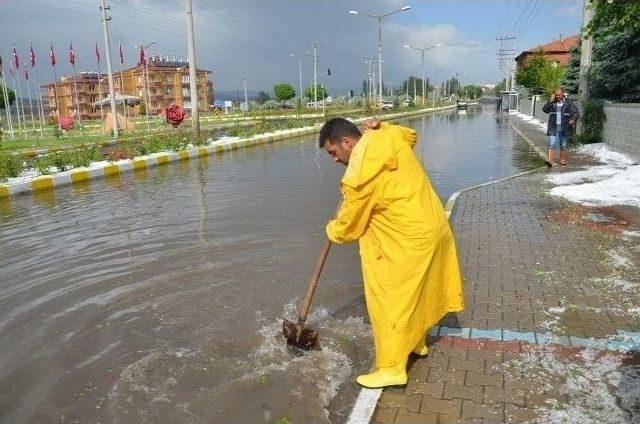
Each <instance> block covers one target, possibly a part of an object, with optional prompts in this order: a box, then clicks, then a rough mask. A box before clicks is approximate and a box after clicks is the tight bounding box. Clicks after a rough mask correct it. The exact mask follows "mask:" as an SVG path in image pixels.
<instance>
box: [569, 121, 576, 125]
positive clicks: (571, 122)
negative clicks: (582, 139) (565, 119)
mask: <svg viewBox="0 0 640 424" xmlns="http://www.w3.org/2000/svg"><path fill="white" fill-rule="evenodd" d="M575 123H576V121H574V120H573V119H571V120H570V121H569V126H571V127H573V126H574V125H575Z"/></svg>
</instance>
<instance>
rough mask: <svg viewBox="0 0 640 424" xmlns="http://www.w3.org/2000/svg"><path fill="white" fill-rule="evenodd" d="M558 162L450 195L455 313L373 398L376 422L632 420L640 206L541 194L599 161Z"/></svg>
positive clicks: (639, 408)
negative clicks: (423, 352) (458, 282)
mask: <svg viewBox="0 0 640 424" xmlns="http://www.w3.org/2000/svg"><path fill="white" fill-rule="evenodd" d="M511 124H512V125H518V126H522V128H520V130H521V131H522V132H526V133H527V134H528V136H529V137H530V142H532V143H535V144H537V145H539V146H542V147H544V144H545V142H546V141H545V136H544V134H543V133H541V132H540V131H539V130H537V129H533V127H531V126H529V127H528V128H527V126H523V125H521V123H518V122H512V123H511ZM569 159H570V161H571V166H570V167H567V168H562V167H554V168H552V169H551V170H547V169H546V168H544V169H542V170H540V171H539V172H533V173H530V174H527V175H523V176H520V177H517V178H513V179H510V180H506V181H502V182H497V183H495V184H492V185H487V186H484V187H479V188H476V189H473V190H470V191H467V192H465V193H463V194H461V195H460V197H459V198H458V201H457V203H456V208H455V209H454V212H453V214H452V216H451V218H450V219H451V222H452V228H453V232H454V234H455V237H456V242H457V245H458V253H459V257H460V262H461V268H462V273H463V276H464V283H465V286H464V293H465V303H466V308H465V310H464V311H463V312H461V313H460V314H458V315H451V316H449V317H447V318H446V319H444V320H443V322H442V324H443V325H445V326H447V329H448V331H447V332H444V333H443V331H442V330H441V331H440V333H438V335H437V336H436V337H431V338H430V343H431V344H432V348H433V349H432V352H431V354H430V355H429V357H427V358H425V359H418V360H416V361H413V362H412V363H411V366H410V371H409V384H408V385H407V387H406V388H404V389H388V390H385V391H384V393H383V395H382V397H381V398H380V401H379V404H378V409H377V411H376V415H375V417H374V420H373V421H374V423H380V424H390V423H394V424H409V423H431V422H433V423H476V422H477V423H505V422H531V423H545V424H546V423H559V422H562V423H569V424H586V423H589V424H590V423H593V424H596V423H597V424H601V423H611V424H613V423H637V422H640V350H639V347H640V338H638V337H640V308H639V307H638V305H640V290H638V289H639V288H640V277H639V275H640V274H639V273H638V269H640V220H639V219H638V216H639V211H638V210H637V209H636V208H630V207H618V206H613V207H587V206H583V205H579V204H576V203H571V202H568V201H567V200H565V199H564V198H561V197H557V196H551V195H549V190H550V189H551V188H552V187H553V184H552V183H550V182H549V180H548V178H547V177H548V176H550V175H554V174H557V173H563V172H572V171H575V170H576V169H579V168H580V167H582V166H585V165H591V164H594V163H597V161H596V160H595V159H594V158H593V157H587V156H583V155H577V154H575V153H574V152H570V154H569ZM454 332H455V333H454ZM452 334H455V335H456V336H455V337H452ZM630 336H633V339H630ZM543 337H544V338H545V339H546V340H547V341H548V342H545V343H542V342H541V340H543ZM625 343H626V346H627V347H626V349H631V351H629V352H623V350H625Z"/></svg>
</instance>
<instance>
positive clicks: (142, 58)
mask: <svg viewBox="0 0 640 424" xmlns="http://www.w3.org/2000/svg"><path fill="white" fill-rule="evenodd" d="M146 64H147V58H146V56H145V54H144V47H142V46H140V58H139V59H138V65H146Z"/></svg>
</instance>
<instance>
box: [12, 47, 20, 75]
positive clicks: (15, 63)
mask: <svg viewBox="0 0 640 424" xmlns="http://www.w3.org/2000/svg"><path fill="white" fill-rule="evenodd" d="M13 66H15V68H16V69H20V59H18V52H17V51H16V48H15V46H14V47H13Z"/></svg>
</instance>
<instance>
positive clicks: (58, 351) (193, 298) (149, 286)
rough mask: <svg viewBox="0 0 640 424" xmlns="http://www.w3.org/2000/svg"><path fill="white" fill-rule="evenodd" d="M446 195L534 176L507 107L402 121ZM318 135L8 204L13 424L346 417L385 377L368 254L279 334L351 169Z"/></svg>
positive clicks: (6, 296)
mask: <svg viewBox="0 0 640 424" xmlns="http://www.w3.org/2000/svg"><path fill="white" fill-rule="evenodd" d="M402 123H403V124H404V125H408V126H411V127H413V128H415V129H416V130H417V131H418V133H419V137H420V141H419V144H418V146H417V147H416V149H417V150H416V152H417V154H418V156H419V158H420V160H421V161H422V163H423V164H424V166H425V168H426V169H427V170H428V171H429V174H430V176H431V178H432V180H433V182H434V185H435V186H436V188H437V189H438V191H439V193H440V195H441V196H442V198H443V199H444V198H446V197H447V196H448V195H450V194H451V193H452V192H453V191H455V190H458V189H460V188H463V187H466V186H469V185H473V184H478V183H481V182H485V181H488V180H490V179H495V178H500V177H504V176H507V175H510V174H512V173H515V172H519V171H521V170H524V169H529V168H530V167H531V166H532V165H534V164H535V163H531V162H530V161H531V158H532V157H534V156H533V155H532V153H531V152H530V151H529V149H528V147H527V146H526V144H524V143H522V142H518V141H516V138H515V135H514V133H513V132H512V131H511V130H510V129H509V128H508V125H507V122H502V121H501V118H496V117H495V115H494V114H493V108H492V107H489V108H488V109H486V110H483V109H481V108H471V109H469V111H468V112H467V114H466V115H460V114H457V113H456V112H455V111H453V112H446V113H441V114H438V115H434V116H426V117H422V118H417V119H410V120H405V121H402ZM315 145H316V143H315V140H314V139H313V138H306V139H303V140H291V141H285V142H281V143H278V144H273V145H267V146H258V147H255V148H250V149H245V150H239V151H234V152H229V153H225V154H222V155H216V156H213V157H209V158H208V159H206V160H200V161H190V162H185V163H181V164H178V165H173V166H166V167H162V168H159V169H153V170H150V171H142V172H135V173H131V174H125V175H122V176H119V177H117V178H112V179H108V180H98V181H92V182H91V183H89V184H87V185H84V186H82V187H80V188H77V187H74V188H67V189H61V190H56V191H55V192H42V193H38V194H36V195H34V196H31V197H19V198H14V199H11V201H10V202H7V201H0V246H2V249H1V250H0V345H1V346H2V347H3V354H2V355H1V356H0V387H2V396H0V422H2V423H16V422H30V423H52V422H82V423H98V422H100V423H133V422H136V423H137V422H149V423H200V422H202V423H205V422H206V423H211V422H214V423H218V422H220V423H249V422H251V423H260V422H264V423H272V422H273V421H275V420H276V419H277V418H279V417H282V416H286V417H288V419H289V420H291V422H304V423H327V422H342V421H344V418H345V417H346V416H347V415H348V413H349V410H350V405H351V404H352V403H353V400H354V399H355V396H356V395H357V392H358V388H357V387H356V385H355V384H354V381H353V380H354V376H355V374H356V373H359V372H361V371H363V370H366V369H368V367H369V365H370V359H371V354H372V352H371V343H370V341H369V327H368V325H367V324H366V319H365V318H364V315H365V314H364V310H363V305H362V292H361V283H360V278H361V276H360V270H359V263H358V258H357V253H356V249H355V247H354V246H337V247H336V248H335V249H334V250H332V252H331V254H330V257H329V259H328V262H327V265H326V267H325V273H324V274H323V277H322V280H321V282H320V285H319V287H318V290H317V295H316V298H315V299H314V306H313V309H312V315H311V317H310V322H311V324H312V325H315V326H316V327H317V328H318V329H319V330H320V343H321V350H318V351H313V352H311V353H310V354H307V355H304V356H296V355H294V354H293V353H292V352H290V351H289V350H288V349H287V348H286V347H285V344H284V340H283V338H282V336H281V335H279V329H280V325H281V319H282V317H283V316H287V317H289V318H293V317H294V316H295V307H294V305H295V302H297V301H298V300H299V297H300V295H301V294H302V293H303V292H304V289H305V285H306V281H307V277H308V274H309V272H310V270H311V268H312V266H313V264H314V262H315V258H316V255H317V254H318V252H319V249H320V246H321V244H322V239H323V237H324V234H323V231H324V223H325V222H326V220H327V219H328V218H329V217H330V216H331V215H332V213H333V211H334V210H335V205H336V202H337V200H338V190H337V182H338V180H339V178H340V175H341V173H342V171H343V169H342V168H340V167H336V166H334V165H333V164H332V163H330V161H329V160H328V159H327V158H326V157H325V156H324V155H319V154H318V151H317V149H316V148H315Z"/></svg>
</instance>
